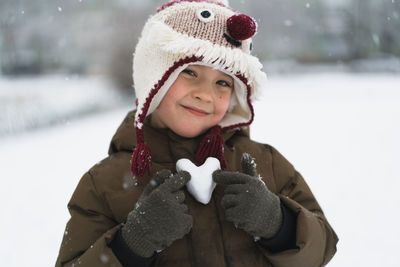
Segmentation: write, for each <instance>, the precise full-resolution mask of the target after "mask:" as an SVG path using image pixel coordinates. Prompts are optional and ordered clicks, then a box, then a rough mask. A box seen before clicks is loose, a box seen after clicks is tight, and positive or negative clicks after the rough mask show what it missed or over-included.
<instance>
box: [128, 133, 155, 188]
mask: <svg viewBox="0 0 400 267" xmlns="http://www.w3.org/2000/svg"><path fill="white" fill-rule="evenodd" d="M136 143H137V145H136V147H135V150H134V151H133V154H132V159H131V174H132V177H133V178H134V179H135V180H136V179H137V178H141V177H143V175H144V174H145V172H146V171H147V172H148V174H150V166H151V163H152V162H151V150H150V148H149V146H148V145H146V144H145V143H144V137H143V130H142V129H138V128H136Z"/></svg>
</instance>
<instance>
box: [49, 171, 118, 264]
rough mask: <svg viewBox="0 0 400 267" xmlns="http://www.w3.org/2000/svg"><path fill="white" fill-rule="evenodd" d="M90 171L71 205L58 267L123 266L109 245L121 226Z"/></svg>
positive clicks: (83, 178)
mask: <svg viewBox="0 0 400 267" xmlns="http://www.w3.org/2000/svg"><path fill="white" fill-rule="evenodd" d="M105 203H106V202H105V201H103V199H102V197H101V195H99V193H98V192H97V190H96V187H95V185H94V183H93V179H92V176H91V175H90V173H89V172H88V173H86V174H85V175H84V176H83V177H82V179H81V180H80V182H79V184H78V186H77V188H76V190H75V192H74V194H73V196H72V198H71V200H70V202H69V204H68V209H69V212H70V214H71V218H70V220H69V221H68V223H67V226H66V228H65V232H64V237H63V241H62V243H61V248H60V252H59V255H58V258H57V262H56V267H61V266H116V267H119V266H122V265H121V264H120V263H119V261H118V259H117V258H116V256H115V255H114V253H113V252H112V249H110V248H109V247H108V244H109V243H110V242H111V241H112V240H113V238H114V235H115V233H116V232H117V231H118V229H119V228H120V225H119V224H118V223H117V222H116V221H115V220H113V219H112V215H111V212H110V210H109V209H108V208H107V207H106V204H105Z"/></svg>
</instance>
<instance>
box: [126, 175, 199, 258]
mask: <svg viewBox="0 0 400 267" xmlns="http://www.w3.org/2000/svg"><path fill="white" fill-rule="evenodd" d="M189 180H190V174H189V173H187V172H178V173H177V174H175V175H172V173H171V172H170V171H169V170H161V171H159V172H157V173H156V174H155V175H154V177H153V179H152V180H151V181H150V182H149V184H148V185H147V186H146V187H145V188H144V190H143V193H142V195H141V196H140V198H139V200H138V201H137V203H136V208H135V209H134V210H133V211H131V212H130V213H129V214H128V218H127V221H126V224H125V225H124V226H123V227H122V230H121V231H122V238H123V239H124V241H125V242H126V243H127V245H128V247H129V248H130V249H131V250H132V251H133V252H134V253H135V254H137V255H139V256H141V257H147V258H148V257H151V256H152V255H153V254H154V252H155V251H159V250H163V249H165V248H166V247H169V246H170V245H171V244H172V242H174V241H175V240H177V239H180V238H182V237H183V236H184V235H186V234H187V233H189V231H190V229H191V228H192V225H193V218H192V216H190V215H189V214H187V211H188V207H187V206H186V205H185V204H184V202H183V201H184V200H185V194H184V192H183V190H181V189H182V188H183V187H184V186H185V185H186V183H187V182H188V181H189Z"/></svg>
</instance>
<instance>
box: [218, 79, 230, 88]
mask: <svg viewBox="0 0 400 267" xmlns="http://www.w3.org/2000/svg"><path fill="white" fill-rule="evenodd" d="M217 84H219V85H222V86H225V87H229V88H232V85H231V84H230V83H228V82H227V81H224V80H219V81H218V82H217Z"/></svg>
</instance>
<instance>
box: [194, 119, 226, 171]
mask: <svg viewBox="0 0 400 267" xmlns="http://www.w3.org/2000/svg"><path fill="white" fill-rule="evenodd" d="M224 143H225V141H224V138H223V137H222V135H221V127H220V126H215V127H213V128H211V131H210V133H209V134H208V135H206V136H205V137H204V138H203V140H202V141H201V143H200V146H199V149H198V150H197V153H196V160H197V161H199V162H200V164H203V163H204V162H205V161H206V159H207V158H208V157H215V158H217V159H218V160H219V162H220V164H221V168H222V169H225V168H226V167H227V165H228V164H227V162H226V160H225V157H224Z"/></svg>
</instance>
